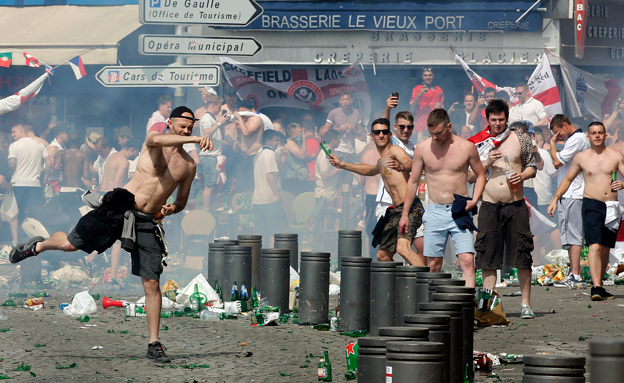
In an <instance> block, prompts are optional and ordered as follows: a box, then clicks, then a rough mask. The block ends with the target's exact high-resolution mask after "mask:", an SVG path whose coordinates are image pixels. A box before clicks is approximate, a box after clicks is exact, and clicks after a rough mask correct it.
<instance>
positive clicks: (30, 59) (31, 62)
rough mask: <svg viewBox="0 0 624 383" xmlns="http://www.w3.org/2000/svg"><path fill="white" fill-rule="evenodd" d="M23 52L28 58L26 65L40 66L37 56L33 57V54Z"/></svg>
mask: <svg viewBox="0 0 624 383" xmlns="http://www.w3.org/2000/svg"><path fill="white" fill-rule="evenodd" d="M22 54H23V55H24V57H25V58H26V65H28V66H31V67H34V68H39V60H37V59H36V58H34V57H32V56H31V55H29V54H28V53H26V52H22Z"/></svg>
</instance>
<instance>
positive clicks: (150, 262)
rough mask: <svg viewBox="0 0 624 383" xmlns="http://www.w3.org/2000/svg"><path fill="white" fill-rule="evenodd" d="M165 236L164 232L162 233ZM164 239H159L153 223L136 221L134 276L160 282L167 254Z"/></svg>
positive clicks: (133, 252) (132, 254) (133, 258)
mask: <svg viewBox="0 0 624 383" xmlns="http://www.w3.org/2000/svg"><path fill="white" fill-rule="evenodd" d="M162 233H163V234H164V231H163V232H162ZM164 240H165V239H164V238H162V239H161V238H159V235H158V234H157V228H156V225H155V224H154V223H153V222H151V221H140V220H139V218H137V221H136V241H135V243H134V247H133V248H132V253H131V256H132V274H133V275H136V276H139V277H141V278H146V279H155V280H160V275H161V274H162V272H163V264H162V259H163V255H164V253H165V248H164Z"/></svg>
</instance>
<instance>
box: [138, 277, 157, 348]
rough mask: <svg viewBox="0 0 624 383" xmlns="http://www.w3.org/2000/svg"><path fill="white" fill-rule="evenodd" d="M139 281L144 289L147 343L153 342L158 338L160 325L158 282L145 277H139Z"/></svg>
mask: <svg viewBox="0 0 624 383" xmlns="http://www.w3.org/2000/svg"><path fill="white" fill-rule="evenodd" d="M141 281H142V282H143V289H144V290H145V313H146V314H147V329H148V330H149V343H153V342H156V341H157V340H158V327H159V326H160V309H161V306H162V295H161V294H160V282H159V281H157V280H155V279H147V278H141Z"/></svg>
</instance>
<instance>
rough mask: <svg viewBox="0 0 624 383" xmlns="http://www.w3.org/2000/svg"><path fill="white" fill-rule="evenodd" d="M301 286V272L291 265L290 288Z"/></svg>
mask: <svg viewBox="0 0 624 383" xmlns="http://www.w3.org/2000/svg"><path fill="white" fill-rule="evenodd" d="M297 287H299V273H298V272H297V271H296V270H295V269H293V268H292V266H291V267H290V289H291V290H293V289H295V288H297Z"/></svg>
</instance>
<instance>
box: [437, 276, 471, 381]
mask: <svg viewBox="0 0 624 383" xmlns="http://www.w3.org/2000/svg"><path fill="white" fill-rule="evenodd" d="M432 282H433V281H432ZM438 287H440V286H438ZM432 300H433V302H457V303H461V305H462V323H463V326H462V328H463V331H464V336H463V343H462V350H463V351H464V352H463V355H464V359H463V360H464V366H463V368H462V371H464V372H465V371H468V373H469V374H470V376H471V377H473V375H474V372H473V357H472V351H473V348H474V309H475V306H474V294H457V293H454V294H450V293H433V294H432Z"/></svg>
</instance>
